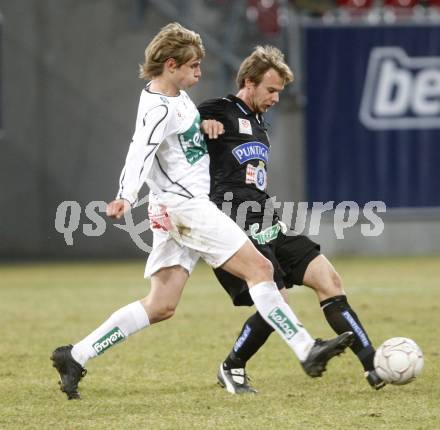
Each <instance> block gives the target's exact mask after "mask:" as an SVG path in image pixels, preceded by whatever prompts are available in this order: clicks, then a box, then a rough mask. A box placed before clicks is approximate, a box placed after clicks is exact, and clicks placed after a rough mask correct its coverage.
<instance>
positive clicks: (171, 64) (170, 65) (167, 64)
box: [165, 58, 177, 73]
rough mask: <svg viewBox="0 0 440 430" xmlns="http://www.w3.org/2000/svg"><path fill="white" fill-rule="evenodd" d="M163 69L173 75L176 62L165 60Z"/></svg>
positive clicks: (171, 59) (169, 59) (170, 59)
mask: <svg viewBox="0 0 440 430" xmlns="http://www.w3.org/2000/svg"><path fill="white" fill-rule="evenodd" d="M165 67H166V68H167V69H168V70H169V71H170V72H171V73H174V72H175V71H176V69H177V62H176V60H175V59H174V58H167V60H166V61H165Z"/></svg>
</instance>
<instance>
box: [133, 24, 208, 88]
mask: <svg viewBox="0 0 440 430" xmlns="http://www.w3.org/2000/svg"><path fill="white" fill-rule="evenodd" d="M204 55H205V48H204V47H203V43H202V38H201V37H200V35H199V34H198V33H195V32H194V31H191V30H188V29H187V28H185V27H183V26H182V25H180V24H179V23H177V22H173V23H171V24H168V25H166V26H165V27H163V28H162V29H161V30H160V31H159V33H157V34H156V36H154V38H153V40H152V41H151V42H150V43H149V44H148V46H147V47H146V48H145V61H144V64H140V65H139V77H140V78H141V79H145V80H149V79H152V78H154V77H156V76H159V75H161V74H162V72H163V67H164V64H165V62H166V60H168V59H169V58H174V60H176V63H177V67H180V66H181V65H182V64H185V63H186V62H187V61H189V60H191V58H192V57H194V56H196V57H197V59H201V58H203V57H204Z"/></svg>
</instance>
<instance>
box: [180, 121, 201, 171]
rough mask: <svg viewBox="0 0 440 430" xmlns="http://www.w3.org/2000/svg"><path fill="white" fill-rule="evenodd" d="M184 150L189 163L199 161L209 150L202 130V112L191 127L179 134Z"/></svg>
mask: <svg viewBox="0 0 440 430" xmlns="http://www.w3.org/2000/svg"><path fill="white" fill-rule="evenodd" d="M177 138H178V139H179V142H180V146H181V147H182V151H183V153H184V154H185V157H186V159H187V160H188V163H190V164H194V163H197V161H199V160H200V159H201V158H202V157H203V156H204V155H205V154H206V153H207V152H208V150H207V147H206V142H205V139H204V138H203V133H202V132H201V130H200V114H198V113H197V116H196V117H195V119H194V122H193V123H192V125H191V127H190V128H189V129H188V130H186V131H185V132H183V133H180V134H178V135H177Z"/></svg>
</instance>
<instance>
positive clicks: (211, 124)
mask: <svg viewBox="0 0 440 430" xmlns="http://www.w3.org/2000/svg"><path fill="white" fill-rule="evenodd" d="M200 128H201V129H202V131H203V133H205V134H207V135H208V137H209V138H210V139H217V138H218V137H219V136H220V135H221V134H223V133H224V132H225V128H224V127H223V124H222V123H221V122H220V121H217V120H215V119H204V120H203V121H202V123H201V124H200Z"/></svg>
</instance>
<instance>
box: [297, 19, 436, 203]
mask: <svg viewBox="0 0 440 430" xmlns="http://www.w3.org/2000/svg"><path fill="white" fill-rule="evenodd" d="M304 43H305V44H304V54H305V79H306V85H305V91H306V97H307V107H306V127H305V132H306V136H305V138H306V152H307V194H308V196H307V197H308V200H309V201H331V200H334V201H337V202H340V201H344V200H352V201H355V202H357V203H358V204H365V203H366V202H368V201H372V200H380V201H384V202H385V203H386V205H387V206H388V207H426V206H431V207H432V206H440V26H438V25H414V26H403V25H402V26H399V25H393V26H349V25H347V26H325V25H311V26H307V27H305V29H304Z"/></svg>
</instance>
